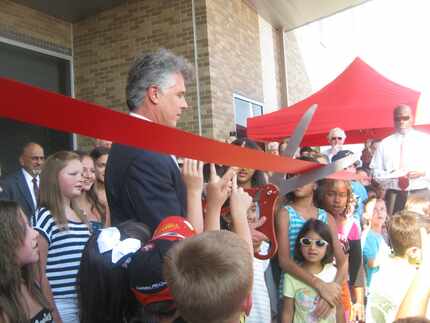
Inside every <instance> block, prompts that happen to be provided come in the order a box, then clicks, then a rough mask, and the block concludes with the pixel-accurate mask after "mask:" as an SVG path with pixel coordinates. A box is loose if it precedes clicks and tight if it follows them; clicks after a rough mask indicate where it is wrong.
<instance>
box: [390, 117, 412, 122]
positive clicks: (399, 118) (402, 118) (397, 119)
mask: <svg viewBox="0 0 430 323" xmlns="http://www.w3.org/2000/svg"><path fill="white" fill-rule="evenodd" d="M410 118H411V117H410V116H404V117H398V116H396V117H394V121H396V122H399V121H408V120H409V119H410Z"/></svg>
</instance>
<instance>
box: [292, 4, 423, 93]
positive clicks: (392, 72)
mask: <svg viewBox="0 0 430 323" xmlns="http://www.w3.org/2000/svg"><path fill="white" fill-rule="evenodd" d="M429 12H430V1H428V0H371V1H369V2H367V3H365V4H363V5H360V6H357V7H354V8H352V9H349V10H345V11H343V12H341V13H338V14H336V15H334V16H331V17H328V18H326V19H322V20H320V21H317V22H314V23H312V24H309V25H306V26H304V27H302V28H299V29H296V30H295V31H294V33H295V36H296V38H297V40H298V43H299V46H300V49H301V53H302V54H303V59H304V64H305V68H306V70H307V73H308V76H309V79H310V82H311V86H312V90H313V92H315V91H317V90H319V89H320V88H322V87H323V86H325V85H326V84H327V83H329V82H331V81H332V80H333V79H334V78H335V77H336V76H337V75H338V74H339V73H341V72H342V71H343V70H344V69H345V68H346V67H347V66H348V65H349V64H350V63H351V62H352V61H353V60H354V58H355V57H356V56H360V57H361V58H362V59H363V60H364V61H366V62H367V63H368V64H370V65H371V66H372V67H373V68H375V69H376V70H377V71H378V72H380V73H381V74H383V75H384V76H386V77H388V78H390V79H391V80H393V81H395V82H397V83H399V84H401V85H404V86H408V87H410V88H413V89H415V90H418V91H421V92H426V93H427V92H429V90H430V37H429V34H430V16H429Z"/></svg>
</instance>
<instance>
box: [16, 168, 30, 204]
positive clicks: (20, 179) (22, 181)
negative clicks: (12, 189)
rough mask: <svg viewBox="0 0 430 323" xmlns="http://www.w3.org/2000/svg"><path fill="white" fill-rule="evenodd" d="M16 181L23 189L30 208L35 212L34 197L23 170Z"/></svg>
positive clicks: (19, 187) (22, 191) (21, 189)
mask: <svg viewBox="0 0 430 323" xmlns="http://www.w3.org/2000/svg"><path fill="white" fill-rule="evenodd" d="M16 181H17V183H18V189H19V190H20V191H21V193H22V196H24V198H25V202H26V203H27V205H28V207H29V209H30V210H31V211H32V212H34V203H33V198H32V197H31V193H30V189H29V188H28V185H27V181H26V180H25V177H24V174H23V173H22V171H19V172H18V174H17V176H16Z"/></svg>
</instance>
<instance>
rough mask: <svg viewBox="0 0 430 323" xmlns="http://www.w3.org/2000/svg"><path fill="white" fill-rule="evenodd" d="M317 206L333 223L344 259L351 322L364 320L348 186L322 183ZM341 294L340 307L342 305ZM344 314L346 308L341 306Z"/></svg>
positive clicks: (361, 272) (351, 196) (337, 182)
mask: <svg viewBox="0 0 430 323" xmlns="http://www.w3.org/2000/svg"><path fill="white" fill-rule="evenodd" d="M317 200H318V203H319V205H320V206H321V207H322V208H324V209H325V210H326V211H327V212H329V213H330V214H332V215H333V216H334V218H335V220H336V227H337V235H338V239H339V241H340V242H341V243H342V245H343V249H344V251H345V254H346V255H347V256H348V273H349V287H350V289H351V291H352V293H351V294H352V295H351V296H352V300H353V305H352V307H351V313H350V315H349V313H347V316H352V318H353V320H355V319H358V320H363V319H364V268H363V256H362V251H361V241H360V224H359V223H358V222H357V221H356V220H355V218H354V217H353V212H354V209H355V203H356V201H355V197H354V194H353V192H352V188H351V183H350V181H347V180H335V179H324V180H322V181H321V183H320V186H319V188H318V197H317ZM345 293H346V291H344V303H346V301H345V298H346V296H345ZM344 307H345V309H346V311H348V306H347V304H344Z"/></svg>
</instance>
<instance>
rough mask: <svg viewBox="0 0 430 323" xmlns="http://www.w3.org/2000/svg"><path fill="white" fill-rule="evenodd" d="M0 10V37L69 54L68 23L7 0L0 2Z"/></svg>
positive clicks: (70, 43)
mask: <svg viewBox="0 0 430 323" xmlns="http://www.w3.org/2000/svg"><path fill="white" fill-rule="evenodd" d="M0 8H1V10H0V36H3V37H6V38H10V39H13V40H17V41H21V42H24V43H28V44H31V45H35V46H39V47H42V48H45V49H50V50H55V51H59V52H62V53H65V54H71V47H72V25H71V24H70V23H67V22H65V21H62V20H60V19H57V18H55V17H52V16H49V15H46V14H44V13H41V12H39V11H36V10H33V9H30V8H28V7H25V6H22V5H19V4H17V3H15V2H12V1H9V0H0Z"/></svg>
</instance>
